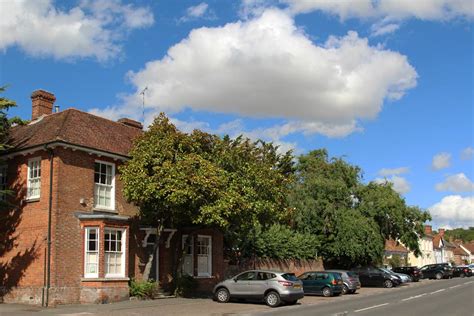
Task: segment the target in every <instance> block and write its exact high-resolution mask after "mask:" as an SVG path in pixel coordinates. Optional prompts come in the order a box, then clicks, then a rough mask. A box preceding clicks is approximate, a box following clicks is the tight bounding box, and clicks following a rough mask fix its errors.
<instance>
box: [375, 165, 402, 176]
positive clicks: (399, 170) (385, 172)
mask: <svg viewBox="0 0 474 316" xmlns="http://www.w3.org/2000/svg"><path fill="white" fill-rule="evenodd" d="M409 171H410V168H408V167H400V168H393V169H390V168H383V169H380V170H379V172H378V175H379V176H382V177H386V176H392V175H400V174H404V173H408V172H409Z"/></svg>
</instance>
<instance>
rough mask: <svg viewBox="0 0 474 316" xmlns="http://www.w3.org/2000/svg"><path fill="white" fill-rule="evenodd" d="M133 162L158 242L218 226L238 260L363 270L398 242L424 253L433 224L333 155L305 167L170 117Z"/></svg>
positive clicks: (129, 176)
mask: <svg viewBox="0 0 474 316" xmlns="http://www.w3.org/2000/svg"><path fill="white" fill-rule="evenodd" d="M130 156H131V157H132V159H131V160H129V161H128V162H127V163H126V164H125V165H124V166H123V167H122V168H121V169H120V173H121V179H122V180H123V181H124V193H125V196H126V198H127V199H128V200H130V201H132V202H134V203H135V204H136V205H138V206H139V207H140V212H141V214H140V215H141V217H142V218H143V220H144V221H145V222H147V223H148V224H152V225H156V227H157V233H158V235H160V233H161V231H162V229H163V227H164V226H168V227H177V228H179V227H182V226H189V225H200V226H212V227H218V228H220V229H221V230H222V231H223V232H224V233H225V243H226V248H227V254H228V256H229V257H235V258H236V259H238V258H248V257H251V256H253V255H258V256H259V257H272V258H281V259H283V258H284V259H286V258H300V259H305V258H314V257H316V256H322V257H323V258H324V259H325V260H326V262H327V263H328V264H332V265H338V266H348V265H350V264H354V263H361V264H363V263H369V262H375V261H378V260H380V258H381V257H382V255H383V247H384V240H385V239H389V238H393V239H397V240H400V241H401V242H403V243H404V244H405V245H406V246H407V247H409V248H410V249H411V250H414V251H415V253H419V248H418V236H419V235H420V234H422V232H423V223H424V222H425V221H427V220H429V219H430V216H429V214H428V213H426V212H424V211H422V210H420V209H419V208H417V207H411V206H407V205H406V203H405V201H404V199H403V198H402V197H401V196H400V195H399V194H398V193H397V192H395V191H394V190H393V187H392V185H391V184H390V183H385V184H377V183H374V182H370V183H368V184H365V183H363V181H362V172H361V169H360V168H358V167H356V166H353V165H350V164H349V163H347V162H346V161H344V160H343V159H341V158H329V157H328V153H327V151H326V150H324V149H321V150H314V151H311V152H309V153H307V154H305V155H302V156H300V157H298V158H295V157H294V156H293V155H292V153H291V152H287V153H285V154H280V153H279V152H278V148H277V147H276V146H274V145H273V144H272V143H265V142H263V141H260V140H259V141H255V142H254V141H251V140H249V139H246V138H243V137H238V138H236V139H231V138H229V137H228V136H225V137H223V138H221V137H219V136H217V135H212V134H208V133H204V132H202V131H199V130H195V131H193V132H192V133H190V134H186V133H182V132H180V131H179V130H178V129H177V128H176V127H175V126H174V125H173V124H172V123H171V122H170V121H169V119H168V118H167V117H166V116H165V115H164V114H161V115H160V116H158V117H157V118H156V119H155V121H154V123H153V124H152V125H151V126H150V128H149V130H147V131H146V132H145V133H144V134H143V135H142V136H141V137H139V139H138V140H137V141H136V142H135V145H134V148H133V149H132V151H131V153H130ZM155 247H157V244H156V245H155ZM152 253H155V251H153V252H152ZM151 261H152V255H151V256H150V258H149V264H148V265H147V267H151Z"/></svg>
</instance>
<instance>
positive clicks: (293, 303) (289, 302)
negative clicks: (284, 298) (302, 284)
mask: <svg viewBox="0 0 474 316" xmlns="http://www.w3.org/2000/svg"><path fill="white" fill-rule="evenodd" d="M296 302H298V300H292V301H288V302H286V304H288V305H295V304H296Z"/></svg>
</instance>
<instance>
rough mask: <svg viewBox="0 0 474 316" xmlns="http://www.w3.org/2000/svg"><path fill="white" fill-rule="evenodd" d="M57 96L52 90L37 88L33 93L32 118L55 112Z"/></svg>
mask: <svg viewBox="0 0 474 316" xmlns="http://www.w3.org/2000/svg"><path fill="white" fill-rule="evenodd" d="M54 101H56V97H55V96H54V94H52V93H51V92H48V91H45V90H36V91H34V92H33V93H32V94H31V119H32V120H36V119H37V118H39V117H40V116H42V115H48V114H51V113H53V104H54Z"/></svg>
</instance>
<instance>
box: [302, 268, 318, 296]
mask: <svg viewBox="0 0 474 316" xmlns="http://www.w3.org/2000/svg"><path fill="white" fill-rule="evenodd" d="M299 279H300V280H301V281H302V282H303V290H304V292H305V293H314V291H315V290H314V289H315V283H316V280H315V274H314V273H313V272H306V273H303V274H302V275H301V276H300V277H299Z"/></svg>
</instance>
